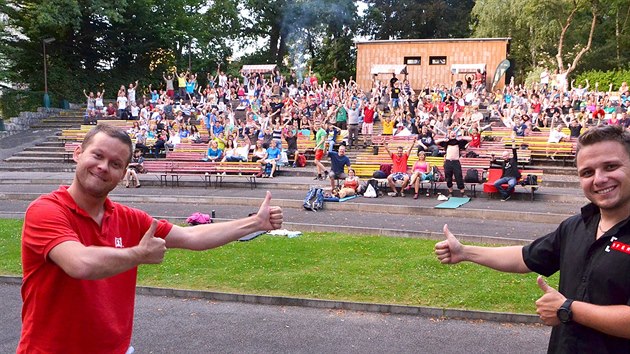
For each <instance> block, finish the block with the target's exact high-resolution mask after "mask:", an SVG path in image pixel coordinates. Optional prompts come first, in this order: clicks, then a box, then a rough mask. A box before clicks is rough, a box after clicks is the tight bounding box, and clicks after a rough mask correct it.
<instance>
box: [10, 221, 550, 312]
mask: <svg viewBox="0 0 630 354" xmlns="http://www.w3.org/2000/svg"><path fill="white" fill-rule="evenodd" d="M20 232H21V221H20V220H0V273H2V274H12V275H19V274H21V266H20V244H19V243H20ZM434 244H435V241H429V240H419V239H410V238H389V237H379V236H355V235H344V234H337V233H306V234H304V235H302V236H300V237H297V238H286V237H277V236H276V237H274V236H261V237H259V238H257V239H255V240H253V241H249V242H234V243H231V244H228V245H225V246H223V247H221V248H218V249H215V250H210V251H204V252H190V251H181V250H169V251H168V253H167V255H166V257H165V260H164V262H163V263H162V264H160V265H143V266H140V268H139V272H138V283H139V284H140V285H148V286H160V287H173V288H184V289H199V290H212V291H225V292H238V293H250V294H261V295H283V296H294V297H307V298H317V299H331V300H346V301H361V302H373V303H389V304H402V305H414V306H432V307H448V308H461V309H470V310H484V311H499V312H517V313H534V312H535V305H534V302H535V301H536V300H537V299H538V298H539V297H540V296H541V295H542V293H541V291H540V290H539V289H538V286H537V285H536V275H535V274H525V275H522V274H505V273H500V272H496V271H493V270H490V269H487V268H484V267H481V266H478V265H475V264H470V263H464V264H458V265H454V266H444V265H441V264H440V263H439V262H438V261H437V259H436V258H435V256H434V255H433V246H434ZM549 283H550V284H551V285H552V286H556V285H557V276H554V277H552V278H551V279H550V280H549Z"/></svg>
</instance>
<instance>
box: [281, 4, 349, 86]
mask: <svg viewBox="0 0 630 354" xmlns="http://www.w3.org/2000/svg"><path fill="white" fill-rule="evenodd" d="M341 1H342V2H341V3H340V2H338V1H335V0H305V1H300V0H289V1H288V2H287V3H286V9H285V10H286V11H285V12H284V16H283V21H282V32H283V33H286V38H285V40H286V42H285V43H286V46H287V57H288V61H289V63H288V65H287V66H289V67H291V68H292V69H293V70H295V72H296V76H297V78H298V82H301V81H302V79H303V78H304V76H306V75H308V71H309V68H310V66H309V65H308V63H309V61H312V60H313V58H312V57H311V51H310V50H309V49H310V48H312V49H316V48H320V47H321V46H322V45H323V39H324V37H325V36H328V35H329V34H330V33H335V32H338V29H340V28H343V27H344V26H346V25H348V24H349V23H351V22H352V21H353V19H352V16H353V14H354V15H356V4H355V3H354V1H349V2H343V0H341ZM344 5H345V6H344Z"/></svg>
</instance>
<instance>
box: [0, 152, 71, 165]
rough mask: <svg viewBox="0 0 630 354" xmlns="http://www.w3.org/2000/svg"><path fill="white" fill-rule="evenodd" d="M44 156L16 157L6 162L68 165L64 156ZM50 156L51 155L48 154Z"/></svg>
mask: <svg viewBox="0 0 630 354" xmlns="http://www.w3.org/2000/svg"><path fill="white" fill-rule="evenodd" d="M42 155H44V154H33V155H20V154H18V155H14V156H11V157H9V158H7V159H5V160H4V161H6V162H28V163H52V164H64V163H66V162H65V161H64V158H63V154H58V156H42ZM46 155H49V154H46Z"/></svg>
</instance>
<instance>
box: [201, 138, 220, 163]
mask: <svg viewBox="0 0 630 354" xmlns="http://www.w3.org/2000/svg"><path fill="white" fill-rule="evenodd" d="M209 145H210V146H209V147H208V152H207V153H206V157H204V158H203V160H204V161H209V162H217V161H221V156H223V151H222V150H221V149H219V143H217V142H216V141H215V140H212V141H211V142H210V144H209Z"/></svg>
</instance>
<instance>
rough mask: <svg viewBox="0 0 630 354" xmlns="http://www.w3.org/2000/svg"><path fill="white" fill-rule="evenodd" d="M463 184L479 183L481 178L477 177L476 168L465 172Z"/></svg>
mask: <svg viewBox="0 0 630 354" xmlns="http://www.w3.org/2000/svg"><path fill="white" fill-rule="evenodd" d="M464 182H466V183H481V178H480V177H479V171H477V169H476V168H469V169H468V170H467V171H466V176H465V177H464Z"/></svg>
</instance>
